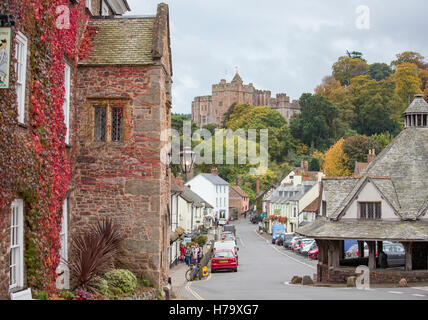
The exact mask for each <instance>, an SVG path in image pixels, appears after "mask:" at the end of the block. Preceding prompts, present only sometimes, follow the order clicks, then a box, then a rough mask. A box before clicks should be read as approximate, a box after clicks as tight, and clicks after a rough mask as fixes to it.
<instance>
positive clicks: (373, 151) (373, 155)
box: [367, 149, 376, 163]
mask: <svg viewBox="0 0 428 320" xmlns="http://www.w3.org/2000/svg"><path fill="white" fill-rule="evenodd" d="M374 158H376V149H370V150H369V155H368V156H367V163H370V162H372V161H373V160H374Z"/></svg>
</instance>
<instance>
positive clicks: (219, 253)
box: [211, 250, 238, 273]
mask: <svg viewBox="0 0 428 320" xmlns="http://www.w3.org/2000/svg"><path fill="white" fill-rule="evenodd" d="M230 269H232V270H233V271H234V272H237V271H238V263H237V261H236V256H235V254H234V253H233V251H232V250H216V251H215V253H214V256H213V257H212V259H211V273H214V272H216V271H217V270H230Z"/></svg>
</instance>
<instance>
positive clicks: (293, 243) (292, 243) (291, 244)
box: [289, 236, 303, 251]
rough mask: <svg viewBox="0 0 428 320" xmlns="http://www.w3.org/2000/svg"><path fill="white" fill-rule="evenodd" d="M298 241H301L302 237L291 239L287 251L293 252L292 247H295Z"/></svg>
mask: <svg viewBox="0 0 428 320" xmlns="http://www.w3.org/2000/svg"><path fill="white" fill-rule="evenodd" d="M300 239H303V237H300V236H295V237H294V238H293V239H291V241H290V246H289V249H291V250H293V251H294V246H295V244H296V242H297V241H298V240H300Z"/></svg>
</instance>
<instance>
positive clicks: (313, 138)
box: [290, 93, 339, 150]
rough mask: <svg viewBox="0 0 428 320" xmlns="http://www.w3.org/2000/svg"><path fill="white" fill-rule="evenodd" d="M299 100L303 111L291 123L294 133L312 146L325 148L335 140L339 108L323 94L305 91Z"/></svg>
mask: <svg viewBox="0 0 428 320" xmlns="http://www.w3.org/2000/svg"><path fill="white" fill-rule="evenodd" d="M299 102H300V108H301V113H300V114H299V115H298V116H296V117H294V118H293V119H292V120H291V123H290V130H291V133H292V135H293V136H294V137H295V138H297V139H299V140H300V141H302V142H303V143H304V144H306V145H308V146H309V147H310V148H317V149H319V150H325V149H326V148H328V147H329V146H330V145H331V143H332V141H333V140H334V131H335V129H336V128H335V127H334V125H335V122H334V120H335V119H336V118H337V117H338V115H339V109H337V108H336V107H335V106H334V105H333V104H332V103H331V102H330V101H328V100H327V98H325V97H324V96H323V95H321V94H317V95H312V94H310V93H304V94H302V96H301V97H300V100H299Z"/></svg>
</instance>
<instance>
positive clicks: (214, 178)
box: [200, 173, 229, 186]
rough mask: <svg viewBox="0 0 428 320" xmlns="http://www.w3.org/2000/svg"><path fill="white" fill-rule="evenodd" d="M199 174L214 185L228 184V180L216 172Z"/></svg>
mask: <svg viewBox="0 0 428 320" xmlns="http://www.w3.org/2000/svg"><path fill="white" fill-rule="evenodd" d="M200 175H201V176H202V177H204V178H206V179H208V180H209V181H210V182H211V183H213V184H215V185H224V186H228V185H229V182H227V181H225V180H223V179H222V178H220V177H219V176H218V175H216V174H210V173H200Z"/></svg>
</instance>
